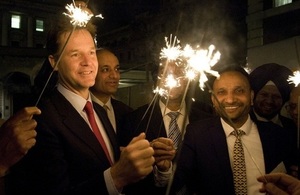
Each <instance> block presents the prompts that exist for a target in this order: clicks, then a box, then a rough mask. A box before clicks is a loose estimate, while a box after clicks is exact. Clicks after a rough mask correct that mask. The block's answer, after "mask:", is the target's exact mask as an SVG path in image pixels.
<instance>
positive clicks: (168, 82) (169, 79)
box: [165, 74, 180, 89]
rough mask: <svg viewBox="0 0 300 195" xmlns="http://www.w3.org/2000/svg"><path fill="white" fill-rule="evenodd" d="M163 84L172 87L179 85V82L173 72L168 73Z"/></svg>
mask: <svg viewBox="0 0 300 195" xmlns="http://www.w3.org/2000/svg"><path fill="white" fill-rule="evenodd" d="M165 86H166V87H167V88H169V89H172V88H174V87H179V86H180V84H179V82H178V80H177V79H176V78H175V77H174V75H173V74H169V75H168V76H167V78H166V83H165Z"/></svg>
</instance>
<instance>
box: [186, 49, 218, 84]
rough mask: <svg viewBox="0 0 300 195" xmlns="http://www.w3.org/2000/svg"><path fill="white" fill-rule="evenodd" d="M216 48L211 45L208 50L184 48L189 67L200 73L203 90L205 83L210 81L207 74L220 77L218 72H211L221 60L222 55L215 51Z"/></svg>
mask: <svg viewBox="0 0 300 195" xmlns="http://www.w3.org/2000/svg"><path fill="white" fill-rule="evenodd" d="M214 50H215V46H214V45H210V46H209V48H208V50H204V49H199V50H193V49H192V48H191V46H190V45H187V46H186V47H185V48H184V52H183V54H184V55H185V58H186V59H187V65H188V66H189V67H190V68H192V69H193V70H195V71H196V72H198V73H199V87H200V88H201V89H202V90H203V88H204V83H205V82H206V81H207V80H208V78H207V75H206V74H207V73H208V74H211V75H213V76H215V77H219V73H218V72H217V71H214V70H211V67H213V66H214V65H215V64H216V63H217V62H218V61H219V59H220V57H221V53H220V52H219V51H216V52H215V51H214Z"/></svg>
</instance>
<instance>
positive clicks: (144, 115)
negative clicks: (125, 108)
mask: <svg viewBox="0 0 300 195" xmlns="http://www.w3.org/2000/svg"><path fill="white" fill-rule="evenodd" d="M164 68H165V66H160V67H159V70H158V75H159V76H158V78H159V79H158V81H157V85H158V86H159V87H160V89H165V90H166V91H168V90H169V89H168V88H167V87H165V86H166V81H167V79H166V77H167V76H166V75H172V76H173V77H174V78H177V79H178V80H177V82H178V84H177V85H176V86H175V87H173V88H172V89H170V90H169V93H168V95H167V97H164V96H158V97H157V99H154V101H153V104H151V105H149V104H146V105H144V106H142V107H140V108H138V109H137V110H135V111H133V112H132V113H130V114H129V115H128V116H127V117H126V121H125V125H124V127H123V129H122V132H121V134H120V138H121V145H126V144H127V143H128V142H129V140H131V139H132V137H134V136H136V135H138V134H140V133H141V132H145V133H146V139H147V140H149V141H150V142H151V145H152V147H153V149H154V150H155V155H154V156H155V158H156V163H155V166H154V174H150V175H149V176H148V177H147V178H145V179H144V180H142V181H140V182H139V183H136V184H133V186H134V187H132V189H129V190H128V191H127V192H128V193H129V194H139V193H143V194H165V193H166V186H167V182H168V176H167V174H168V173H169V174H170V173H172V162H171V161H172V160H173V158H170V159H168V160H166V159H167V158H168V155H167V153H168V152H171V150H170V151H168V150H167V149H166V150H165V152H166V156H165V159H164V157H162V156H161V155H160V154H159V152H163V151H164V147H163V146H165V143H166V142H167V140H168V139H172V138H171V136H170V135H171V134H172V133H171V130H170V124H171V118H170V116H169V113H174V112H178V113H179V114H178V116H177V119H176V122H177V124H178V127H179V131H180V133H181V134H182V133H184V129H185V126H186V124H187V123H189V122H190V120H191V118H192V120H200V119H201V118H202V119H203V118H207V117H211V116H212V110H211V107H209V106H208V105H206V104H204V103H199V102H196V103H194V104H193V106H191V105H189V104H188V103H187V102H186V101H183V98H184V92H185V89H186V87H187V79H186V77H184V76H183V75H182V74H183V73H184V70H183V68H181V67H180V66H178V65H176V64H174V63H169V64H168V65H167V67H166V70H165V71H164ZM164 73H165V75H163V74H164ZM187 99H188V98H187ZM189 103H190V102H189ZM196 104H197V105H196ZM189 110H191V112H189ZM189 114H190V116H191V117H187V115H189ZM162 142H163V143H162ZM172 142H173V144H174V145H175V146H174V147H175V148H178V147H179V146H180V142H181V135H180V136H179V144H178V145H176V143H175V142H174V140H173V141H172ZM162 159H164V160H162ZM160 164H164V165H166V164H169V166H168V167H170V166H171V168H170V169H165V168H162V167H160ZM156 174H163V175H165V178H166V181H163V182H162V181H159V182H158V181H156V180H155V179H154V177H153V176H154V175H156ZM155 186H156V187H155Z"/></svg>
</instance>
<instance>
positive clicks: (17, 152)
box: [0, 107, 41, 176]
mask: <svg viewBox="0 0 300 195" xmlns="http://www.w3.org/2000/svg"><path fill="white" fill-rule="evenodd" d="M38 114H41V111H40V110H39V109H38V108H37V107H26V108H23V109H22V110H20V111H19V112H17V113H16V114H15V115H13V116H12V117H10V118H9V119H8V120H7V121H6V122H5V123H4V124H3V125H2V126H1V128H0V176H1V175H2V176H3V175H4V174H5V172H6V171H7V170H8V169H9V168H10V167H11V166H12V165H14V164H15V163H17V162H18V161H19V160H20V159H21V158H22V157H23V156H24V155H25V154H26V153H27V152H28V150H29V149H30V148H31V147H32V146H34V145H35V142H36V140H35V137H36V134H37V133H36V131H35V127H36V126H37V123H36V121H35V120H34V119H32V116H33V115H38Z"/></svg>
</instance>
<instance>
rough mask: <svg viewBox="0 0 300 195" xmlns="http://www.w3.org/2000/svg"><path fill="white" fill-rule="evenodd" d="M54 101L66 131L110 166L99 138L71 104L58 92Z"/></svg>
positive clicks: (53, 98)
mask: <svg viewBox="0 0 300 195" xmlns="http://www.w3.org/2000/svg"><path fill="white" fill-rule="evenodd" d="M52 100H53V101H52V102H53V105H54V106H55V107H56V110H57V111H58V112H57V114H60V118H61V121H62V123H63V124H64V125H65V127H66V131H67V130H69V132H71V133H72V134H73V135H74V136H76V137H77V138H78V139H80V140H81V141H82V143H84V144H85V145H86V146H87V147H89V148H90V150H91V151H93V152H94V153H95V154H96V156H97V158H99V160H101V162H103V161H105V162H106V163H107V164H108V165H109V164H110V163H109V161H108V159H107V158H106V155H105V153H104V151H103V149H102V147H101V145H100V144H99V142H98V140H97V138H96V137H95V135H94V134H93V132H92V131H91V129H90V127H89V125H88V124H87V123H86V122H85V120H84V119H83V118H82V117H81V116H80V114H79V113H78V112H77V111H76V110H75V108H74V107H73V106H72V105H71V103H70V102H69V101H68V100H67V99H66V98H65V97H64V96H63V95H62V94H61V93H59V92H58V91H57V90H56V94H55V95H54V96H52Z"/></svg>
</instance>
